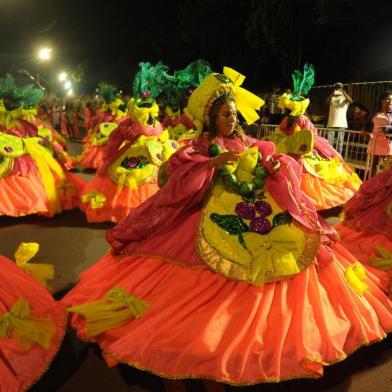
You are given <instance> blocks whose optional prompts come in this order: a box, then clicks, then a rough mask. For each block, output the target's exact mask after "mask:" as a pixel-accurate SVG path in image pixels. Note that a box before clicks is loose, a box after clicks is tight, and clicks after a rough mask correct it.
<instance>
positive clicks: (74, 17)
mask: <svg viewBox="0 0 392 392" xmlns="http://www.w3.org/2000/svg"><path fill="white" fill-rule="evenodd" d="M390 3H391V2H386V1H369V0H340V1H334V0H316V1H307V0H298V1H289V0H280V1H277V0H264V1H262V0H260V1H251V0H220V1H217V0H210V1H207V0H198V1H190V0H187V1H138V2H136V1H130V0H128V1H125V0H124V1H123V0H118V1H116V0H112V1H106V2H101V1H99V2H93V1H88V0H78V1H75V0H0V38H1V39H0V75H3V74H4V73H5V72H12V73H13V74H17V72H16V70H17V69H20V68H23V69H27V70H28V71H29V72H31V73H32V74H34V75H35V74H36V73H37V72H39V74H40V75H41V77H42V78H44V79H45V80H46V81H48V82H49V83H50V84H51V85H52V87H54V88H60V87H59V86H58V82H57V80H56V78H57V75H58V73H59V72H60V71H62V70H65V71H68V72H71V73H72V72H78V73H79V74H81V75H82V76H83V78H82V81H81V82H80V83H79V85H78V86H77V90H78V92H79V93H90V92H92V91H93V90H94V88H95V87H96V85H97V84H98V82H99V81H101V80H104V81H106V82H109V83H113V84H115V85H117V86H118V87H119V88H121V89H123V90H124V91H127V92H129V87H130V84H131V81H132V79H133V75H134V73H135V71H136V70H137V68H138V63H139V62H140V61H150V62H153V63H154V62H157V61H159V60H161V61H163V62H164V63H165V64H167V65H168V66H169V67H170V69H171V70H172V71H174V70H175V69H178V68H182V67H184V66H186V65H187V64H188V63H189V62H190V61H193V60H195V59H198V58H203V59H206V60H208V61H210V63H211V64H212V66H213V69H214V70H215V71H221V70H222V66H223V65H228V66H231V67H233V68H235V69H237V70H238V71H240V72H242V73H244V74H245V75H246V76H247V81H246V86H247V87H249V88H251V89H253V90H254V91H263V90H265V89H269V88H271V87H273V86H279V85H280V86H288V84H289V82H290V74H291V71H292V70H293V67H299V66H300V67H302V64H303V63H304V62H305V61H307V62H310V63H313V64H314V65H315V66H316V72H317V74H316V75H317V76H316V84H329V83H333V82H335V81H343V82H348V81H371V80H391V79H392V27H391V26H392V23H391V15H392V13H391V11H392V5H391V4H390ZM42 45H48V46H50V47H52V48H53V57H52V59H51V61H50V62H48V63H39V62H38V61H37V60H36V58H35V57H34V55H35V53H36V51H37V48H38V47H40V46H42ZM19 77H20V78H22V76H19Z"/></svg>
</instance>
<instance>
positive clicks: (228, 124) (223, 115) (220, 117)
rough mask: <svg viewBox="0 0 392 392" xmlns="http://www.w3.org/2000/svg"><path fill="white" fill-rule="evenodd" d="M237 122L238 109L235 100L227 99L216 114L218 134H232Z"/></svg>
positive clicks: (224, 135)
mask: <svg viewBox="0 0 392 392" xmlns="http://www.w3.org/2000/svg"><path fill="white" fill-rule="evenodd" d="M236 124H237V109H236V107H235V104H234V102H233V101H226V102H225V103H224V104H223V105H222V106H221V107H220V108H219V109H218V113H217V116H216V122H215V127H216V131H217V135H218V136H223V137H227V136H230V135H231V134H232V133H233V131H234V128H235V125H236Z"/></svg>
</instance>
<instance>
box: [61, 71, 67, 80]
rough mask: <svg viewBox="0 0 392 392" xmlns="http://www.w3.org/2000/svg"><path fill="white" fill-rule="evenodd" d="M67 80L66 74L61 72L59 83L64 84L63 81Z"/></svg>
mask: <svg viewBox="0 0 392 392" xmlns="http://www.w3.org/2000/svg"><path fill="white" fill-rule="evenodd" d="M67 78H68V75H67V73H66V72H61V73H60V74H59V81H60V82H65V81H66V80H67Z"/></svg>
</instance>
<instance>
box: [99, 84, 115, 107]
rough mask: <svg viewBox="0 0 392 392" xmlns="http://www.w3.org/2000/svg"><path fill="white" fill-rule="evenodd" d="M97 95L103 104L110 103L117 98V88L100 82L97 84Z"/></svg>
mask: <svg viewBox="0 0 392 392" xmlns="http://www.w3.org/2000/svg"><path fill="white" fill-rule="evenodd" d="M97 94H98V96H99V97H100V98H102V99H103V100H104V101H105V102H107V103H109V102H112V101H114V100H115V99H116V97H117V87H116V86H113V85H111V84H108V83H105V82H100V83H99V84H98V88H97Z"/></svg>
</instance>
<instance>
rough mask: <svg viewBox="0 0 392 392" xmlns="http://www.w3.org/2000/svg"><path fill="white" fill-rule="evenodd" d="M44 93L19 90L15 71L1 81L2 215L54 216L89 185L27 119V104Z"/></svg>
mask: <svg viewBox="0 0 392 392" xmlns="http://www.w3.org/2000/svg"><path fill="white" fill-rule="evenodd" d="M41 96H42V92H41V91H40V90H37V89H34V88H32V87H31V86H25V87H23V88H18V87H17V86H16V85H15V81H14V79H13V78H12V77H11V75H7V76H6V77H5V78H4V79H2V80H1V81H0V99H3V111H0V215H8V216H15V217H17V216H23V215H29V214H42V215H46V216H53V215H54V214H56V213H60V212H62V211H63V210H68V209H72V208H75V207H77V206H78V205H79V202H80V199H79V197H80V193H81V191H82V189H83V188H84V187H85V185H86V184H85V181H84V180H82V179H79V178H78V177H76V176H75V175H73V174H72V173H68V172H67V171H66V169H65V168H64V167H63V166H62V163H61V162H59V160H57V159H56V148H55V146H54V145H53V144H52V143H51V141H50V140H48V139H47V138H45V137H42V135H40V134H39V129H38V128H37V127H36V126H35V125H34V124H32V123H31V122H29V121H27V120H25V119H24V109H23V105H24V104H26V103H29V102H31V101H36V102H38V100H39V99H40V97H41Z"/></svg>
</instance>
